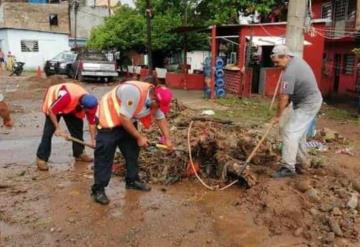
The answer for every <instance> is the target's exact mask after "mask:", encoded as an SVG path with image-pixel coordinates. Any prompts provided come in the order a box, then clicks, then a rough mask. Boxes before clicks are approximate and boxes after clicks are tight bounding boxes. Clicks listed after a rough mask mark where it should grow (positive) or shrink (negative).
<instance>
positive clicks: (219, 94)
mask: <svg viewBox="0 0 360 247" xmlns="http://www.w3.org/2000/svg"><path fill="white" fill-rule="evenodd" d="M216 96H217V97H219V98H221V97H224V96H225V89H224V88H216Z"/></svg>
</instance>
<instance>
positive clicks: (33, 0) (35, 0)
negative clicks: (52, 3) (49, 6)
mask: <svg viewBox="0 0 360 247" xmlns="http://www.w3.org/2000/svg"><path fill="white" fill-rule="evenodd" d="M28 3H34V4H37V3H48V0H28Z"/></svg>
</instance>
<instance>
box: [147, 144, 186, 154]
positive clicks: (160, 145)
mask: <svg viewBox="0 0 360 247" xmlns="http://www.w3.org/2000/svg"><path fill="white" fill-rule="evenodd" d="M149 146H150V147H155V148H158V149H164V150H170V149H169V148H168V146H166V145H164V144H159V143H151V144H150V145H149ZM172 150H173V151H175V152H184V153H186V152H187V150H185V149H181V148H173V149H172Z"/></svg>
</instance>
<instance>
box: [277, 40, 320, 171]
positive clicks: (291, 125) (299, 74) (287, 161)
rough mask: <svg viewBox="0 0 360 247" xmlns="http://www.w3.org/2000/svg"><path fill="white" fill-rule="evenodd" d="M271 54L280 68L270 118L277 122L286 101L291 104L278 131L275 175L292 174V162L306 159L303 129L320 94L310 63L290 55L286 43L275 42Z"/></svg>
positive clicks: (310, 120)
mask: <svg viewBox="0 0 360 247" xmlns="http://www.w3.org/2000/svg"><path fill="white" fill-rule="evenodd" d="M271 58H272V60H273V63H274V65H275V66H277V67H280V68H282V69H283V70H284V73H283V79H282V86H281V91H280V96H279V103H278V110H277V114H276V116H275V118H274V119H273V122H274V123H278V122H279V118H280V116H281V114H282V113H283V111H284V109H285V108H286V107H287V106H289V104H290V103H292V105H291V106H290V107H292V108H293V111H291V113H290V116H289V119H288V121H287V122H286V123H285V125H284V127H283V129H282V131H281V135H282V141H283V149H282V162H283V164H282V167H281V168H280V169H279V170H278V171H277V172H276V174H275V177H288V176H294V175H296V170H295V165H297V164H298V165H305V164H306V163H308V160H307V159H308V158H307V152H306V146H305V143H306V133H307V130H308V129H309V127H310V125H311V122H312V120H313V119H314V118H315V116H316V114H317V113H318V111H319V110H320V107H321V103H322V96H321V93H320V90H319V88H318V85H317V82H316V78H315V75H314V73H313V71H312V69H311V68H310V66H309V65H308V64H307V63H306V62H305V61H304V60H303V59H302V58H298V57H293V56H291V54H290V53H289V49H288V47H286V46H284V45H279V46H275V47H274V49H273V54H272V55H271Z"/></svg>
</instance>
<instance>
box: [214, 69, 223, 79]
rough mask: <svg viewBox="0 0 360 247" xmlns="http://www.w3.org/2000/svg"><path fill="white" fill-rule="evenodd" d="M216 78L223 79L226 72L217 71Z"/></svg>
mask: <svg viewBox="0 0 360 247" xmlns="http://www.w3.org/2000/svg"><path fill="white" fill-rule="evenodd" d="M215 76H216V78H223V77H224V71H223V70H222V69H217V70H216V71H215Z"/></svg>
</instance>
